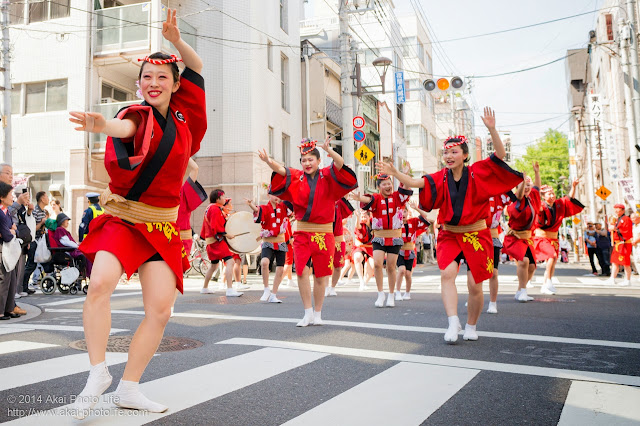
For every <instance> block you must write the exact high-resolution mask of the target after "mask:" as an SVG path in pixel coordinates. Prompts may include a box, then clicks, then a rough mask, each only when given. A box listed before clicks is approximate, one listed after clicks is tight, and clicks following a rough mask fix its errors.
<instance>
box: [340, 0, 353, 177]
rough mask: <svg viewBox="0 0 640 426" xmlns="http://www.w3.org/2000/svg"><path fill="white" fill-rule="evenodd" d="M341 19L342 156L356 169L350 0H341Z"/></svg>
mask: <svg viewBox="0 0 640 426" xmlns="http://www.w3.org/2000/svg"><path fill="white" fill-rule="evenodd" d="M338 17H339V20H340V36H339V41H340V89H341V91H342V158H344V162H345V164H346V165H348V166H349V167H353V168H354V171H355V158H354V154H353V122H352V120H353V98H352V95H351V92H352V87H353V80H351V69H352V66H351V51H350V44H351V43H350V39H351V33H350V32H349V1H348V0H340V9H339V12H338Z"/></svg>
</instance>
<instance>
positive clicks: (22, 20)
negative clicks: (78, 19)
mask: <svg viewBox="0 0 640 426" xmlns="http://www.w3.org/2000/svg"><path fill="white" fill-rule="evenodd" d="M69 1H70V0H10V5H9V13H10V17H9V23H10V24H12V25H16V24H30V23H33V22H43V21H48V20H50V19H58V18H66V17H67V16H69V12H70V7H69Z"/></svg>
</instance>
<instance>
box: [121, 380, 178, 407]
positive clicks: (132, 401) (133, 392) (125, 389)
mask: <svg viewBox="0 0 640 426" xmlns="http://www.w3.org/2000/svg"><path fill="white" fill-rule="evenodd" d="M113 402H114V404H116V405H117V406H118V407H122V408H131V409H134V410H140V411H149V412H152V413H163V412H165V411H167V410H168V409H169V407H167V406H166V405H162V404H158V403H157V402H153V401H151V400H150V399H148V398H147V397H146V396H144V395H143V394H142V392H140V389H139V388H138V382H130V381H128V380H120V384H118V389H116V392H115V394H114V401H113Z"/></svg>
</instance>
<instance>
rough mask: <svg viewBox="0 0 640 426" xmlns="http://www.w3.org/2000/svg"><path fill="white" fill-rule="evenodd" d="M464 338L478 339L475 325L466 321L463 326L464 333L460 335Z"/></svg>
mask: <svg viewBox="0 0 640 426" xmlns="http://www.w3.org/2000/svg"><path fill="white" fill-rule="evenodd" d="M462 338H463V339H464V340H478V333H476V326H475V325H471V324H469V323H467V325H465V326H464V334H463V335H462Z"/></svg>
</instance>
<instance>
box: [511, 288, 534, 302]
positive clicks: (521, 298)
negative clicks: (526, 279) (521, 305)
mask: <svg viewBox="0 0 640 426" xmlns="http://www.w3.org/2000/svg"><path fill="white" fill-rule="evenodd" d="M514 298H515V299H516V301H518V302H531V301H532V300H533V297H531V296H529V295H528V294H527V289H526V288H521V289H520V290H518V291H516V295H515V297H514Z"/></svg>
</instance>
